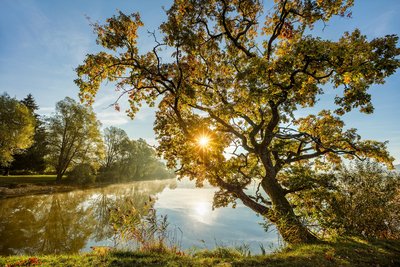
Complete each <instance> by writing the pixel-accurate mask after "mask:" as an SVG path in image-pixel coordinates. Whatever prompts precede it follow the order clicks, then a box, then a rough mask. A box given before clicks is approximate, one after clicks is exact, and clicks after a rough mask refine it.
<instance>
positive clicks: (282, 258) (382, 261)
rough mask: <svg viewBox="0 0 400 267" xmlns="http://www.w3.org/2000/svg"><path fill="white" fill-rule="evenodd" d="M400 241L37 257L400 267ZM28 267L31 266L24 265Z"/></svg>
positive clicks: (54, 262) (47, 260) (2, 261)
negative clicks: (264, 251) (258, 251)
mask: <svg viewBox="0 0 400 267" xmlns="http://www.w3.org/2000/svg"><path fill="white" fill-rule="evenodd" d="M399 247H400V241H365V240H364V241H363V242H359V241H357V240H354V239H341V240H339V241H335V242H324V243H320V244H314V245H298V246H293V247H288V248H285V249H283V250H281V251H278V252H275V253H273V254H270V255H244V254H243V253H241V252H240V251H238V250H237V249H235V248H224V247H222V248H221V247H219V248H216V249H213V250H201V251H198V252H195V253H193V254H186V253H177V252H174V251H166V252H163V253H154V252H148V251H136V252H129V251H112V250H111V251H109V252H108V253H105V254H100V255H99V254H98V253H95V252H93V253H82V254H74V255H46V256H33V258H36V259H35V260H38V261H40V263H41V265H40V266H80V267H83V266H313V267H314V266H400V250H399ZM29 258H32V256H10V257H0V266H6V264H9V265H11V266H22V265H12V264H16V263H18V262H20V263H22V262H23V261H27V260H29ZM23 266H27V265H23Z"/></svg>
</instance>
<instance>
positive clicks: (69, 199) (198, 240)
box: [0, 180, 277, 255]
mask: <svg viewBox="0 0 400 267" xmlns="http://www.w3.org/2000/svg"><path fill="white" fill-rule="evenodd" d="M214 191H215V189H214V188H201V189H195V188H194V186H193V184H191V183H188V182H187V181H184V182H176V181H175V180H163V181H145V182H134V183H129V184H119V185H112V186H108V187H104V188H97V189H89V190H83V191H74V192H69V193H60V194H53V195H38V196H27V197H19V198H12V199H4V200H0V254H2V255H11V254H37V253H39V254H49V253H76V252H79V251H88V250H90V246H93V245H107V246H113V245H115V240H114V239H113V230H112V228H111V227H110V224H109V210H110V209H113V208H115V207H119V206H121V205H124V204H126V203H127V202H126V200H127V199H129V200H130V202H132V203H133V204H134V206H135V208H136V209H141V208H142V207H143V205H144V203H145V202H146V201H147V200H148V198H149V196H150V195H151V196H155V195H156V196H157V201H156V204H155V208H156V209H157V213H158V214H159V215H161V214H163V215H165V214H167V215H168V219H169V222H170V223H171V225H173V226H175V227H178V228H179V230H181V231H182V232H183V236H182V240H181V241H182V246H183V248H189V247H193V246H197V247H207V248H212V247H213V246H215V245H216V244H225V245H234V244H240V242H245V243H248V244H250V246H251V247H252V249H253V250H254V251H256V250H257V248H258V246H259V244H260V243H263V244H264V246H266V247H269V246H274V245H276V243H277V235H276V233H265V232H264V230H263V228H262V227H261V226H260V225H259V224H258V223H260V222H262V219H261V218H259V217H257V216H256V215H255V214H254V213H253V212H252V211H250V210H249V209H248V208H246V207H244V206H241V205H238V206H237V208H236V209H231V208H224V209H217V210H214V211H212V209H211V206H212V197H213V193H214Z"/></svg>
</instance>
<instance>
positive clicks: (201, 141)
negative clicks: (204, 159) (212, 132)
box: [197, 135, 210, 148]
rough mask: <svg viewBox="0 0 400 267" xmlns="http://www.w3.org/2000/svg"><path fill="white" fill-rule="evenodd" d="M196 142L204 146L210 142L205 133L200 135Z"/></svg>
mask: <svg viewBox="0 0 400 267" xmlns="http://www.w3.org/2000/svg"><path fill="white" fill-rule="evenodd" d="M197 143H198V144H199V146H200V147H203V148H206V147H208V146H209V144H210V137H208V136H207V135H202V136H200V137H199V138H198V139H197Z"/></svg>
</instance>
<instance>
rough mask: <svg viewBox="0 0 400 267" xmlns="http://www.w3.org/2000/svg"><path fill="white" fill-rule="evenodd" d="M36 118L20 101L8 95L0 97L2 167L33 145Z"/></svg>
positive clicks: (0, 162) (0, 160)
mask: <svg viewBox="0 0 400 267" xmlns="http://www.w3.org/2000/svg"><path fill="white" fill-rule="evenodd" d="M34 131H35V118H34V116H33V114H32V112H31V111H30V110H29V109H28V108H27V107H26V106H25V105H23V104H21V103H20V102H19V101H18V100H16V99H14V98H11V97H10V96H9V95H7V94H3V95H1V96H0V166H5V167H7V166H9V165H10V163H11V162H12V161H13V159H14V158H13V156H14V154H18V153H21V152H22V151H23V150H24V149H26V148H28V147H30V146H31V145H32V143H33V139H32V137H33V135H34Z"/></svg>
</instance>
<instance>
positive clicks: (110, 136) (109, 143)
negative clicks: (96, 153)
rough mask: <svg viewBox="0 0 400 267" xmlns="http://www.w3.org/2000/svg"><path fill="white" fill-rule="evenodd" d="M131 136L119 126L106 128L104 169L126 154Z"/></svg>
mask: <svg viewBox="0 0 400 267" xmlns="http://www.w3.org/2000/svg"><path fill="white" fill-rule="evenodd" d="M128 143H129V138H128V135H127V134H126V132H125V131H124V130H122V129H120V128H117V127H113V126H111V127H108V128H106V129H105V130H104V145H105V152H106V153H105V158H104V163H103V168H104V169H109V168H111V167H112V165H113V164H115V163H116V162H117V161H119V160H120V159H121V158H122V157H123V156H124V154H126V146H127V145H128Z"/></svg>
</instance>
